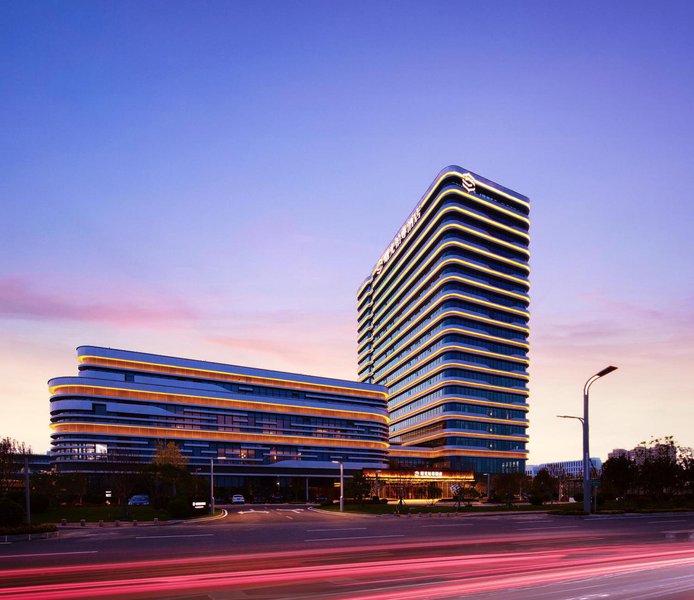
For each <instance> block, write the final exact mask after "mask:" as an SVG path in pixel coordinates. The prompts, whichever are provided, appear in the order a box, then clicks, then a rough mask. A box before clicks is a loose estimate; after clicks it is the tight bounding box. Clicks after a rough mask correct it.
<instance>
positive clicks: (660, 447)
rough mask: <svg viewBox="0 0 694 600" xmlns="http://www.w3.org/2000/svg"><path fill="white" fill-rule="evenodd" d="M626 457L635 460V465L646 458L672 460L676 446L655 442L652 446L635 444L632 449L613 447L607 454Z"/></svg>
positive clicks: (640, 463) (675, 456)
mask: <svg viewBox="0 0 694 600" xmlns="http://www.w3.org/2000/svg"><path fill="white" fill-rule="evenodd" d="M623 456H624V457H626V458H628V459H629V460H631V461H633V462H635V463H636V464H637V465H642V464H643V463H644V462H645V461H646V460H647V459H652V460H653V459H657V458H667V459H668V460H671V461H674V460H676V458H677V448H676V447H675V446H673V445H671V444H656V445H655V446H653V447H650V448H649V447H648V446H636V447H635V448H633V449H632V450H625V449H624V448H615V449H614V450H612V452H610V453H609V454H608V455H607V458H608V460H609V459H610V458H621V457H623Z"/></svg>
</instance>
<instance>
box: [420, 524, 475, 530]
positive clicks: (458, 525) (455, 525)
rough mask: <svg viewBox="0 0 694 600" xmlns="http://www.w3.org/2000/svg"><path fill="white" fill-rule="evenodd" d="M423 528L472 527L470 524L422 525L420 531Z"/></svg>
mask: <svg viewBox="0 0 694 600" xmlns="http://www.w3.org/2000/svg"><path fill="white" fill-rule="evenodd" d="M425 527H472V523H446V524H445V525H422V529H424V528H425Z"/></svg>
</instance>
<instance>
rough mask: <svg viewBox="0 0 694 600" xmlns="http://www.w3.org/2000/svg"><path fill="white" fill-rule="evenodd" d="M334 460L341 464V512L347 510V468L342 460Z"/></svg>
mask: <svg viewBox="0 0 694 600" xmlns="http://www.w3.org/2000/svg"><path fill="white" fill-rule="evenodd" d="M332 462H333V463H335V464H336V465H340V512H345V468H344V465H343V464H342V461H341V460H333V461H332Z"/></svg>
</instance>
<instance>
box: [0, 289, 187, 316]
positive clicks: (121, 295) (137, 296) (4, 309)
mask: <svg viewBox="0 0 694 600" xmlns="http://www.w3.org/2000/svg"><path fill="white" fill-rule="evenodd" d="M195 317H196V314H195V311H193V310H192V309H191V308H190V307H188V306H184V305H182V304H181V303H180V302H178V301H176V300H173V299H171V298H168V297H156V296H153V295H152V293H151V292H149V291H147V292H143V291H142V290H137V289H134V288H131V289H127V288H124V287H123V286H122V285H119V286H118V287H115V286H114V287H113V288H112V289H111V290H109V293H108V294H103V295H102V297H101V298H99V299H98V300H91V299H90V298H89V297H88V296H86V294H85V292H84V291H80V292H77V293H75V294H70V293H69V290H66V289H64V288H61V289H60V290H56V291H55V292H51V293H47V292H45V291H41V290H37V289H36V288H35V287H34V286H31V285H30V284H29V283H27V282H26V281H24V280H23V279H21V278H19V277H5V278H0V319H29V320H50V321H79V322H95V323H107V324H111V325H119V326H125V327H128V326H131V327H137V326H142V325H152V326H157V325H163V324H166V323H170V322H171V321H182V320H187V319H193V318H195Z"/></svg>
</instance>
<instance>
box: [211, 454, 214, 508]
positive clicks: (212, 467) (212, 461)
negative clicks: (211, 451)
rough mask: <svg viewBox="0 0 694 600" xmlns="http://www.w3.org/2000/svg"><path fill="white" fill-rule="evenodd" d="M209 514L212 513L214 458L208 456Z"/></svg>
mask: <svg viewBox="0 0 694 600" xmlns="http://www.w3.org/2000/svg"><path fill="white" fill-rule="evenodd" d="M210 514H211V515H214V458H212V457H210Z"/></svg>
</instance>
